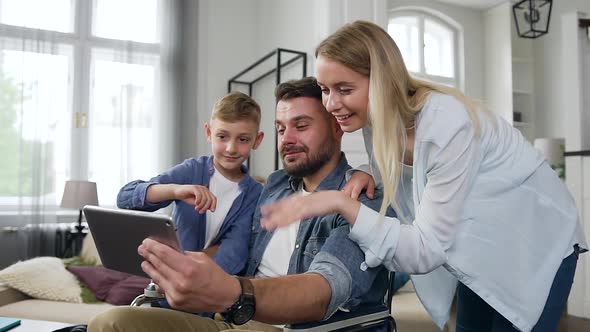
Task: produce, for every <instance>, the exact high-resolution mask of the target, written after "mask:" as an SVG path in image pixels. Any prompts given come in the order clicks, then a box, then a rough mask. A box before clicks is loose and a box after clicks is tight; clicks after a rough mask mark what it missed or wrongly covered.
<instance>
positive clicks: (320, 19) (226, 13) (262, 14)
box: [181, 0, 387, 176]
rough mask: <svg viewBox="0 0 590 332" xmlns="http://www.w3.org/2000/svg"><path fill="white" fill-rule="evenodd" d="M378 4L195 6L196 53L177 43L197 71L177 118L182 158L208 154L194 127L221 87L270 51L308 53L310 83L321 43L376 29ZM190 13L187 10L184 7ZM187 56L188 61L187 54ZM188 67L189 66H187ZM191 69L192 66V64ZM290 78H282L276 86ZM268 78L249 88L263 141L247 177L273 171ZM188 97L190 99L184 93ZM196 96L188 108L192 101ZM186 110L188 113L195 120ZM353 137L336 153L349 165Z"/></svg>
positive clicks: (333, 0)
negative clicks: (356, 25) (361, 22)
mask: <svg viewBox="0 0 590 332" xmlns="http://www.w3.org/2000/svg"><path fill="white" fill-rule="evenodd" d="M386 4H387V3H386V0H372V1H366V0H304V1H297V2H294V1H290V0H274V1H273V0H242V1H232V0H215V1H212V0H201V1H199V2H198V5H197V8H196V9H195V8H193V12H197V17H198V19H197V21H198V22H197V26H196V31H193V34H192V35H193V36H194V35H198V38H197V45H196V47H193V48H191V46H190V43H191V42H192V41H191V40H190V37H189V36H190V35H187V37H186V38H184V40H185V41H187V46H186V47H187V48H188V50H189V53H188V54H190V55H188V56H187V57H186V59H185V60H186V63H185V65H186V68H187V69H189V70H192V69H191V68H192V67H191V62H193V65H192V66H194V67H196V68H197V70H196V71H197V77H196V78H191V77H189V76H190V73H187V74H186V75H187V77H188V79H187V80H186V83H187V84H188V83H192V84H194V81H196V90H191V88H190V87H188V88H185V89H188V90H189V94H188V96H187V97H186V98H185V99H186V100H185V101H186V102H185V104H184V107H183V108H184V113H183V116H182V124H181V125H182V127H181V128H182V133H181V135H182V137H183V140H184V142H183V145H182V148H181V154H182V157H183V158H187V157H190V156H194V155H195V154H199V155H200V154H208V153H209V151H210V150H209V145H208V144H207V143H206V140H205V139H204V135H203V133H202V126H203V124H204V122H205V121H207V119H208V117H209V112H210V109H211V107H212V106H213V104H214V102H215V101H216V100H217V99H219V98H220V97H221V96H223V95H224V94H225V92H226V89H227V80H228V79H229V78H231V77H232V76H234V75H235V74H237V73H239V72H240V71H241V70H243V69H245V68H246V67H248V66H249V65H250V64H252V63H253V62H255V61H256V60H258V59H259V58H261V57H262V56H263V55H265V54H267V53H268V52H270V51H272V50H273V49H276V48H277V47H282V48H288V49H294V50H298V51H305V52H307V53H308V71H307V73H308V75H313V62H314V59H313V50H314V48H315V46H316V45H317V44H318V43H319V41H320V40H321V39H323V38H324V37H326V36H327V35H328V34H329V33H331V32H333V31H334V30H336V29H337V28H338V27H340V26H341V25H342V24H344V23H345V22H350V21H352V20H355V19H369V20H372V21H375V22H381V24H382V25H383V24H384V22H385V21H386V20H385V13H386ZM189 7H190V6H189ZM191 52H192V53H191ZM195 59H196V60H195ZM194 62H196V65H195V64H194ZM290 72H291V75H298V73H294V70H291V71H289V70H287V71H286V74H285V75H284V76H283V78H284V79H288V78H291V77H292V76H291V75H290V74H289V73H290ZM273 79H274V78H269V79H268V80H263V81H262V82H260V83H259V84H257V85H256V86H255V87H254V92H253V96H254V98H255V99H256V100H257V101H258V102H259V103H260V104H261V107H262V109H263V128H262V129H263V130H264V131H265V134H266V135H265V139H264V141H263V145H262V146H261V147H260V148H259V150H258V151H255V152H254V153H253V160H252V161H253V163H252V166H251V168H252V173H253V174H254V175H261V176H266V175H268V173H269V172H270V171H271V170H272V166H274V165H273V164H274V160H273V156H274V139H275V138H274V125H273V121H274V117H273V116H268V114H273V115H274V100H273V95H272V91H273V88H274V81H273ZM190 91H193V93H190ZM195 95H196V100H194V96H195ZM191 105H196V108H197V111H196V114H195V113H192V112H193V111H194V110H193V109H192V106H191ZM357 136H359V135H356V136H355V135H347V136H346V138H345V142H344V143H343V146H344V147H345V149H344V150H345V151H346V150H347V149H348V151H346V152H347V153H349V154H350V157H352V158H349V160H351V161H353V162H351V163H352V164H353V165H356V164H359V163H361V162H364V159H366V158H364V157H363V155H364V147H363V145H362V138H361V139H360V140H359V137H357Z"/></svg>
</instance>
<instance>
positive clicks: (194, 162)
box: [117, 156, 262, 274]
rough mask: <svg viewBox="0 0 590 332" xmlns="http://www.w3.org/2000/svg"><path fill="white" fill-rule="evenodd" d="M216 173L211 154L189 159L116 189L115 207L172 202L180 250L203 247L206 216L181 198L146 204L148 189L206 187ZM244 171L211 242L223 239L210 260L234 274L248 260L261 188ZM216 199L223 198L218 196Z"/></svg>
mask: <svg viewBox="0 0 590 332" xmlns="http://www.w3.org/2000/svg"><path fill="white" fill-rule="evenodd" d="M213 172H215V166H213V157H212V156H202V157H199V158H190V159H187V160H185V161H184V162H182V163H181V164H178V165H176V166H174V167H172V168H171V169H169V170H167V171H166V172H164V173H162V174H160V175H158V176H156V177H153V178H151V179H150V180H149V181H141V180H136V181H132V182H129V183H128V184H126V185H125V186H123V188H121V190H120V191H119V195H118V196H117V206H118V207H119V208H122V209H133V210H143V211H156V210H159V209H161V208H164V207H166V206H168V205H170V203H172V202H175V203H176V204H175V207H174V220H175V221H176V227H177V232H178V237H179V239H180V244H181V246H182V249H184V250H188V251H198V250H202V249H203V247H204V246H205V234H206V227H207V222H206V221H207V220H206V218H207V215H206V214H205V213H203V214H200V213H198V212H197V211H195V208H194V206H192V205H190V204H187V203H185V202H183V201H172V200H169V201H163V202H160V203H155V204H152V203H149V202H147V201H146V200H145V198H146V194H147V189H148V187H149V186H151V185H153V184H169V183H174V184H193V185H202V186H209V181H210V179H211V176H212V175H213ZM242 172H243V173H244V174H246V176H244V178H243V179H242V180H241V181H240V182H239V184H238V187H239V188H240V194H239V195H238V197H236V199H235V200H234V202H233V204H232V206H231V207H230V209H229V211H228V213H227V216H226V217H225V219H224V220H223V224H222V225H221V228H220V229H219V233H218V234H217V237H216V238H215V239H214V240H213V241H212V242H211V243H212V244H217V243H220V242H223V244H222V245H221V246H220V247H219V250H218V251H217V253H216V254H215V256H214V257H213V260H214V261H215V262H216V263H217V264H218V265H219V266H221V268H223V270H225V271H226V272H227V273H230V274H237V273H239V272H241V271H243V269H244V267H245V266H246V261H247V260H248V242H249V241H250V231H251V228H252V215H253V213H254V209H255V208H256V202H258V198H259V196H260V192H261V191H262V185H261V184H260V183H258V182H257V181H256V180H254V178H252V177H251V176H250V175H248V169H247V168H246V166H243V165H242ZM217 199H223V197H218V198H217Z"/></svg>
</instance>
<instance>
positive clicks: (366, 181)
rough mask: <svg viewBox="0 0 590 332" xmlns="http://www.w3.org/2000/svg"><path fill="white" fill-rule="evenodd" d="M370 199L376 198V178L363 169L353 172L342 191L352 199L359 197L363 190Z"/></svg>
mask: <svg viewBox="0 0 590 332" xmlns="http://www.w3.org/2000/svg"><path fill="white" fill-rule="evenodd" d="M365 189H366V190H367V192H366V193H365V194H366V195H367V197H369V198H370V199H373V198H375V180H374V179H373V177H372V176H371V175H369V174H367V173H365V172H363V171H355V172H353V173H352V176H351V177H350V180H348V182H347V183H346V184H345V185H344V188H342V191H344V193H345V194H346V195H348V196H350V197H351V198H352V199H358V198H359V195H360V194H361V192H363V190H365Z"/></svg>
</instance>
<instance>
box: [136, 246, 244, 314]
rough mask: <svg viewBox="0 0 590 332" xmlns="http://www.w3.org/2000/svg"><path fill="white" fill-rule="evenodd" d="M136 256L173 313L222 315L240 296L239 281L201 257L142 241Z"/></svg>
mask: <svg viewBox="0 0 590 332" xmlns="http://www.w3.org/2000/svg"><path fill="white" fill-rule="evenodd" d="M137 252H138V253H139V254H140V255H141V256H143V258H144V259H145V261H144V262H143V263H142V264H141V268H142V269H143V270H144V271H145V273H147V274H148V275H149V276H150V278H152V280H153V281H154V283H156V284H157V285H158V287H159V291H160V292H161V293H162V294H164V295H165V296H166V300H167V301H168V303H169V304H170V306H172V307H173V308H175V309H179V310H183V311H188V312H223V311H225V310H226V309H227V308H229V307H230V306H231V305H233V304H234V303H235V302H236V301H237V300H238V298H239V296H240V294H241V287H240V283H239V281H238V280H237V279H236V278H234V277H232V276H231V275H229V274H227V273H225V272H224V271H223V270H222V269H221V268H220V267H219V266H218V265H217V264H215V262H213V261H212V260H211V258H209V256H207V255H206V254H205V253H202V252H187V253H185V254H183V253H180V252H178V251H176V250H174V249H172V248H170V247H168V246H166V245H164V244H162V243H159V242H157V241H154V240H151V239H145V240H144V241H143V243H142V244H141V245H140V246H139V248H138V249H137Z"/></svg>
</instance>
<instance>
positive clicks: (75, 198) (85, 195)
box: [60, 180, 98, 210]
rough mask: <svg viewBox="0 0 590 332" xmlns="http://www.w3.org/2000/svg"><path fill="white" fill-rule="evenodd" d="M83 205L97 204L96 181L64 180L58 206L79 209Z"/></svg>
mask: <svg viewBox="0 0 590 332" xmlns="http://www.w3.org/2000/svg"><path fill="white" fill-rule="evenodd" d="M85 205H98V194H97V192H96V182H90V181H75V180H70V181H66V186H65V188H64V195H63V197H62V199H61V204H60V206H61V207H62V208H66V209H75V210H81V209H82V208H83V207H84V206H85Z"/></svg>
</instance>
